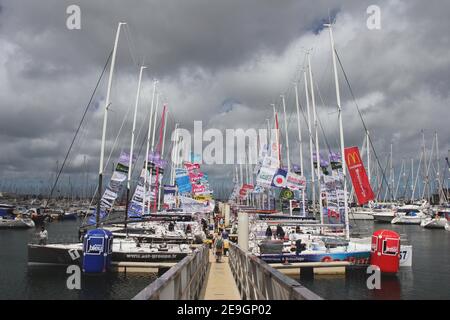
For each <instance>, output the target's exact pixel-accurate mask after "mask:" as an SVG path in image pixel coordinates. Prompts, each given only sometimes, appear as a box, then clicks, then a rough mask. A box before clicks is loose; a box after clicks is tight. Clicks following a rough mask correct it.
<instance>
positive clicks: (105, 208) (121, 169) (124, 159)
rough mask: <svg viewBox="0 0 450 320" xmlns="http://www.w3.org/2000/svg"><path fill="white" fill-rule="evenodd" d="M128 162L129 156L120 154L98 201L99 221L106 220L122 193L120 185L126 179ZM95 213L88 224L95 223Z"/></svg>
mask: <svg viewBox="0 0 450 320" xmlns="http://www.w3.org/2000/svg"><path fill="white" fill-rule="evenodd" d="M129 161H130V156H129V155H128V154H127V153H126V152H121V154H120V156H119V161H118V162H117V165H116V167H115V169H114V172H113V174H112V176H111V180H110V181H109V184H108V186H107V187H106V189H105V191H104V193H103V195H102V198H101V199H100V214H99V215H100V220H102V219H104V218H106V216H107V215H108V213H109V211H110V210H111V209H112V207H113V206H114V202H115V201H116V199H117V197H118V196H119V193H120V192H121V191H122V184H123V182H124V181H125V180H126V178H127V173H128V165H129ZM96 219H97V217H96V212H95V213H94V215H92V216H90V218H89V220H88V223H89V224H95V223H96Z"/></svg>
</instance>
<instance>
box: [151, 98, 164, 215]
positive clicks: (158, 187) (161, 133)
mask: <svg viewBox="0 0 450 320" xmlns="http://www.w3.org/2000/svg"><path fill="white" fill-rule="evenodd" d="M166 110H167V105H166V104H164V106H163V112H162V115H161V117H162V118H161V126H160V127H159V143H158V146H157V149H158V153H159V155H160V159H162V158H163V157H162V153H163V151H162V149H161V147H162V145H163V144H164V140H163V127H164V123H165V122H166ZM164 135H165V133H164ZM155 165H156V163H155ZM155 178H156V179H155V194H154V197H155V200H154V201H153V210H155V212H156V211H157V209H158V208H159V203H158V206H157V203H156V202H157V201H159V195H160V193H159V190H160V185H159V166H158V165H156V177H155ZM150 183H151V179H150ZM150 190H151V188H150ZM156 190H158V192H156Z"/></svg>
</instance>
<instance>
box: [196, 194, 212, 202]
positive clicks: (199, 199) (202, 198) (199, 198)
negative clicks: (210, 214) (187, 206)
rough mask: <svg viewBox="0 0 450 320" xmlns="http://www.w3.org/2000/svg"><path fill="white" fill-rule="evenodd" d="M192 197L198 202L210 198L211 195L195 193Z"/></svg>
mask: <svg viewBox="0 0 450 320" xmlns="http://www.w3.org/2000/svg"><path fill="white" fill-rule="evenodd" d="M194 199H195V200H197V201H200V202H205V201H210V200H212V195H195V196H194Z"/></svg>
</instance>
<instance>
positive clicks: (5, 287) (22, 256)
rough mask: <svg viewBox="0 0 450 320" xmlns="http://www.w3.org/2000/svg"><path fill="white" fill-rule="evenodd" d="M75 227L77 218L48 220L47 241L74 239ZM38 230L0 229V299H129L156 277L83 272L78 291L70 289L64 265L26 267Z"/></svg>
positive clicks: (75, 235)
mask: <svg viewBox="0 0 450 320" xmlns="http://www.w3.org/2000/svg"><path fill="white" fill-rule="evenodd" d="M78 226H79V221H60V222H58V221H56V222H52V223H48V224H47V225H46V227H47V230H48V233H49V243H52V242H53V243H56V242H75V241H76V239H77V236H78ZM38 231H39V229H38V228H36V229H34V228H33V229H28V230H17V229H16V230H6V229H2V230H0V243H2V246H0V261H1V271H0V299H44V300H58V299H62V300H78V299H95V300H103V299H116V300H117V299H131V298H132V297H134V296H135V295H136V294H137V293H138V292H139V291H140V290H142V289H143V288H145V287H146V286H147V285H149V284H150V283H151V282H152V281H153V280H154V279H156V276H157V275H156V274H153V273H145V274H144V273H140V274H137V273H127V274H125V273H109V274H104V275H83V274H82V276H81V290H76V289H75V290H69V289H68V288H67V285H66V281H67V278H68V276H69V274H67V273H66V268H65V267H42V266H31V267H28V264H27V243H29V242H30V241H33V239H35V238H36V233H37V232H38Z"/></svg>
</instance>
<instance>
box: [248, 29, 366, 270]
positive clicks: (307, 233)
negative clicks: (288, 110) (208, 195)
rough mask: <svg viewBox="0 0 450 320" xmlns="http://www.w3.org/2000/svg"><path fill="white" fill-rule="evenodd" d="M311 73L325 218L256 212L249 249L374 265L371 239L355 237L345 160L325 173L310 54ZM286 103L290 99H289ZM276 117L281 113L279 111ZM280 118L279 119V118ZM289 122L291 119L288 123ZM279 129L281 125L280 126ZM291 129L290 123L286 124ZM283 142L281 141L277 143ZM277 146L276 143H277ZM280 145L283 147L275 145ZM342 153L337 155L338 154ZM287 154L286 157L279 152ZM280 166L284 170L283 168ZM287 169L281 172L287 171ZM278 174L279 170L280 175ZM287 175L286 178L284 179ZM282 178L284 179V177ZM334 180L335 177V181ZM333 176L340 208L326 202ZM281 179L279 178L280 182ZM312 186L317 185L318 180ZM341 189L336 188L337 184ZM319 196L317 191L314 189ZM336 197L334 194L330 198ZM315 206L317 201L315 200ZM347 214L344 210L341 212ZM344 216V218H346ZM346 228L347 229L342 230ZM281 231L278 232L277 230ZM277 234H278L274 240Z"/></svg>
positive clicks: (316, 174)
mask: <svg viewBox="0 0 450 320" xmlns="http://www.w3.org/2000/svg"><path fill="white" fill-rule="evenodd" d="M326 26H327V27H329V31H330V42H331V48H332V58H333V67H334V75H335V85H336V99H337V105H338V111H339V119H338V120H339V128H340V146H341V150H340V151H341V152H340V159H344V137H343V130H342V113H341V103H340V93H339V82H338V77H337V68H336V57H335V51H334V41H333V34H332V28H331V25H326ZM307 60H308V73H309V90H308V89H307V90H306V96H307V105H308V111H309V96H311V104H312V109H313V111H312V112H313V119H314V129H315V133H314V135H315V147H316V153H315V156H316V160H315V162H316V166H315V167H316V168H314V165H313V151H312V136H313V132H312V130H311V128H312V125H311V122H310V118H311V117H310V112H309V115H308V119H309V121H308V131H309V135H310V142H311V143H310V151H311V155H310V156H311V175H312V177H311V180H312V181H313V182H314V180H316V179H317V181H318V184H319V186H320V187H319V201H318V204H319V214H320V223H317V221H314V222H312V221H304V220H303V219H301V217H293V216H287V217H286V216H283V215H280V214H275V215H273V214H272V215H254V216H252V217H251V219H250V218H249V220H250V223H249V224H250V236H249V251H250V252H252V253H253V254H255V255H257V256H258V257H260V258H261V259H262V260H264V261H266V262H269V263H276V262H329V261H343V260H345V261H350V262H352V263H353V264H358V265H368V264H369V260H370V238H364V239H354V238H350V230H349V218H348V200H347V184H346V180H345V179H346V172H345V169H344V167H343V166H344V164H343V163H341V165H340V168H342V169H343V170H339V169H338V166H337V162H338V161H337V160H336V159H335V161H336V162H335V164H336V170H338V171H337V172H336V173H335V175H334V176H324V175H322V174H321V169H322V168H321V167H322V165H321V161H322V159H321V156H320V152H319V147H318V145H319V142H318V133H317V128H318V119H317V114H316V108H315V99H314V83H313V80H312V71H311V63H310V60H309V55H308V59H307ZM304 75H305V76H304V78H305V87H306V88H308V85H307V83H308V82H307V77H306V72H305V73H304ZM282 102H283V107H284V103H285V102H284V99H283V101H282ZM275 118H276V119H277V117H276V114H275ZM276 123H277V121H276ZM285 126H286V123H285ZM276 129H277V130H278V127H277V128H276ZM285 129H286V128H285ZM285 136H286V146H288V145H289V143H288V141H287V140H288V134H287V132H285ZM277 144H278V146H279V142H277ZM272 149H273V148H272ZM275 150H279V147H277V148H275ZM335 156H336V157H335V158H337V155H335ZM278 158H279V159H281V157H278ZM289 167H290V165H289V156H288V168H287V173H285V174H284V177H285V180H288V178H287V176H288V175H289V174H290V172H289V171H290V168H289ZM278 170H279V169H278ZM282 172H283V171H281V172H280V171H278V173H277V174H278V175H281V174H282ZM274 177H276V175H275V176H274ZM274 179H275V178H274ZM281 180H282V179H281ZM281 180H280V181H281ZM331 180H333V181H331ZM327 181H329V182H330V183H331V185H332V186H335V185H336V184H338V185H339V187H340V188H341V189H339V191H337V190H335V192H337V193H336V197H337V198H338V199H340V200H339V201H338V203H336V209H335V208H334V206H332V201H331V202H330V200H329V201H328V202H327V205H326V206H325V205H323V202H322V200H327V199H326V198H324V194H326V190H325V189H324V188H325V186H326V183H327ZM273 186H275V187H276V186H277V184H276V183H275V185H272V187H273ZM312 188H313V189H312V190H314V188H315V186H314V184H312ZM334 188H336V187H334ZM313 196H314V192H313ZM330 199H331V198H330ZM340 203H343V204H344V205H343V208H342V209H341V208H340ZM313 205H314V206H315V203H314V201H313ZM325 214H326V215H327V219H328V220H329V221H330V222H331V221H332V219H331V218H333V217H335V216H336V217H339V218H338V223H325ZM341 214H343V215H342V216H341ZM341 219H342V220H341ZM275 225H276V226H277V231H276V232H273V230H271V229H272V228H271V227H273V226H275ZM338 229H341V230H342V231H338ZM274 233H275V234H276V235H273V234H274ZM274 238H275V239H274Z"/></svg>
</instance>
